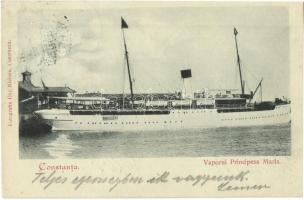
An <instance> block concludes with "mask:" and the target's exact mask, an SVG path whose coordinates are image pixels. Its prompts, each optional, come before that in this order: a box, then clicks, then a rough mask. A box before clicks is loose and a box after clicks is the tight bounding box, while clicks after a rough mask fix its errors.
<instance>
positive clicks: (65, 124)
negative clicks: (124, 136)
mask: <svg viewBox="0 0 304 200" xmlns="http://www.w3.org/2000/svg"><path fill="white" fill-rule="evenodd" d="M36 114H38V115H39V116H40V117H41V118H42V119H43V120H44V121H45V123H47V124H48V125H51V126H52V130H53V131H55V130H84V131H95V130H96V131H105V132H111V131H144V130H174V129H192V128H218V127H244V126H265V125H275V124H284V123H289V122H290V120H291V118H290V105H289V104H286V105H278V106H276V107H275V109H273V110H263V111H244V112H218V111H217V110H216V109H193V110H191V109H189V110H171V111H170V112H169V113H168V114H150V115H136V114H133V115H132V114H130V115H98V114H95V115H77V114H70V111H69V110H59V109H49V110H39V111H36Z"/></svg>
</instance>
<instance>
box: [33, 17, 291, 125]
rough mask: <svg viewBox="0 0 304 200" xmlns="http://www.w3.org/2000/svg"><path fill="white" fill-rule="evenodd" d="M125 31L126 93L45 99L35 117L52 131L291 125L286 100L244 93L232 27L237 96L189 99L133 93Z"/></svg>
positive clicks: (204, 94) (184, 73) (221, 93)
mask: <svg viewBox="0 0 304 200" xmlns="http://www.w3.org/2000/svg"><path fill="white" fill-rule="evenodd" d="M127 28H128V25H127V23H126V21H125V20H124V19H123V18H121V29H122V33H123V42H124V50H125V55H124V57H125V61H126V64H127V72H128V78H129V86H130V95H128V96H125V95H122V96H116V97H115V98H111V97H105V96H100V97H76V96H73V97H49V99H48V102H47V104H45V105H41V107H40V109H39V110H37V111H35V114H36V115H38V116H39V117H41V118H42V119H43V120H44V121H45V122H46V123H47V124H48V125H50V126H52V129H53V130H100V131H136V130H169V129H170V130H172V129H189V128H212V127H238V126H260V125H273V124H282V123H289V122H290V113H291V111H290V101H288V100H286V99H275V101H273V102H269V101H262V99H261V101H260V102H258V103H256V102H253V98H254V96H255V95H256V93H257V91H258V90H260V91H261V89H262V80H263V79H262V80H261V81H260V82H259V84H258V85H257V87H256V89H255V91H253V92H251V93H250V94H246V93H245V86H244V80H243V78H242V71H241V62H240V56H239V51H238V43H237V35H238V32H237V30H236V28H234V39H235V44H236V53H237V63H238V70H239V76H240V85H241V93H238V92H236V91H233V90H218V91H211V90H206V89H204V90H203V91H201V92H199V93H194V94H193V96H191V97H189V96H186V95H185V94H184V92H181V93H178V94H168V95H163V96H162V98H156V99H155V97H153V96H152V95H143V96H139V95H136V94H133V85H132V83H133V82H132V76H131V72H130V65H129V55H128V50H127V45H126V39H125V34H124V30H125V29H127ZM191 76H192V74H191V69H185V70H181V78H182V79H183V80H186V79H189V78H190V77H191Z"/></svg>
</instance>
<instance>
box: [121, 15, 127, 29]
mask: <svg viewBox="0 0 304 200" xmlns="http://www.w3.org/2000/svg"><path fill="white" fill-rule="evenodd" d="M124 28H128V24H127V22H126V21H125V20H124V19H123V18H122V17H121V29H124Z"/></svg>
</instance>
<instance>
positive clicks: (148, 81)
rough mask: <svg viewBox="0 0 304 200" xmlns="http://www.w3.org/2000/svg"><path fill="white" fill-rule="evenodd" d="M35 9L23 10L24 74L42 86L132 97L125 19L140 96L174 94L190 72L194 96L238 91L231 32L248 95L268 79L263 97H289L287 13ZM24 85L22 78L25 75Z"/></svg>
mask: <svg viewBox="0 0 304 200" xmlns="http://www.w3.org/2000/svg"><path fill="white" fill-rule="evenodd" d="M129 4H130V3H120V4H119V5H117V7H112V8H109V7H105V8H102V7H100V8H98V9H97V8H90V9H77V10H75V9H69V8H68V7H67V8H66V9H60V10H59V9H48V7H45V9H43V10H41V11H39V12H37V11H32V10H30V9H27V10H24V11H22V12H19V17H18V21H19V23H18V49H19V66H18V70H19V71H20V72H22V71H24V70H28V71H31V72H32V73H33V77H32V80H33V83H34V84H35V85H37V86H41V79H42V80H43V82H44V83H45V84H46V85H47V86H64V85H67V86H69V87H71V88H73V89H75V90H77V91H78V92H79V93H81V92H86V91H88V92H96V91H100V90H103V92H104V93H121V92H122V91H123V90H124V91H126V92H128V91H129V86H128V79H127V71H126V65H125V60H124V46H123V38H122V31H121V27H120V23H121V21H120V18H121V16H122V17H123V18H124V19H125V21H126V22H127V23H128V25H129V28H128V29H125V36H126V42H127V47H128V51H129V58H130V67H131V72H132V76H133V85H134V92H135V93H139V92H174V91H176V90H178V89H179V88H181V83H182V81H181V76H180V70H181V69H187V68H190V69H191V70H192V78H191V79H189V80H187V81H188V82H190V83H191V88H192V90H193V91H197V90H202V89H203V88H210V89H225V88H229V89H231V88H235V89H240V83H239V82H240V80H239V74H238V67H237V59H236V49H235V41H234V35H233V28H234V27H236V28H237V30H238V35H237V39H238V44H239V52H240V58H241V63H242V70H243V77H244V79H245V82H246V85H245V90H246V91H249V90H254V89H255V87H256V86H257V84H258V83H259V81H260V79H261V78H262V77H263V96H264V97H265V98H273V97H281V96H285V97H286V96H287V97H288V96H289V25H288V20H289V19H288V10H287V9H286V8H284V7H269V6H268V7H265V6H252V5H251V6H246V5H244V4H242V5H241V6H240V5H233V4H230V5H226V6H205V5H204V4H196V6H189V5H188V6H174V3H172V4H167V5H165V6H153V7H150V6H147V5H145V4H142V5H139V6H136V7H135V6H134V7H132V6H130V5H129ZM20 79H21V76H20Z"/></svg>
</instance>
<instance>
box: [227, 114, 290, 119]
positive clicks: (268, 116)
mask: <svg viewBox="0 0 304 200" xmlns="http://www.w3.org/2000/svg"><path fill="white" fill-rule="evenodd" d="M284 115H288V113H282V114H278V115H276V116H284ZM274 116H275V115H267V116H259V117H248V118H247V117H245V118H235V119H234V120H247V119H261V118H270V117H274ZM231 120H233V118H228V119H222V121H231Z"/></svg>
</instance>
